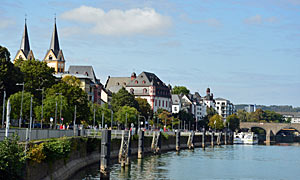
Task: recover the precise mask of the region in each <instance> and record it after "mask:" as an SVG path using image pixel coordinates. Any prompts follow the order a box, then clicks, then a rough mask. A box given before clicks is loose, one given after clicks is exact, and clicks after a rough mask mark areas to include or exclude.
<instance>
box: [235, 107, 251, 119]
mask: <svg viewBox="0 0 300 180" xmlns="http://www.w3.org/2000/svg"><path fill="white" fill-rule="evenodd" d="M237 117H238V119H240V121H241V122H247V121H248V119H249V113H247V112H246V111H245V110H242V109H239V110H238V111H237Z"/></svg>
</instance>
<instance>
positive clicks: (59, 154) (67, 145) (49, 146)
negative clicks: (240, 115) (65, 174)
mask: <svg viewBox="0 0 300 180" xmlns="http://www.w3.org/2000/svg"><path fill="white" fill-rule="evenodd" d="M43 152H44V154H45V155H46V158H45V160H46V161H50V162H53V161H55V160H59V159H64V160H66V159H67V158H69V154H70V152H71V141H69V140H68V139H65V138H62V139H58V140H54V141H49V142H45V143H44V145H43Z"/></svg>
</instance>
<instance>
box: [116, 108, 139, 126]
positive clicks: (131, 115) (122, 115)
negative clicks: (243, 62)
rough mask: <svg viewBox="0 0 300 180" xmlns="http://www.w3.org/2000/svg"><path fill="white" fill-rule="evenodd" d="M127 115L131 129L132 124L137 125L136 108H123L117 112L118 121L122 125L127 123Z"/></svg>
mask: <svg viewBox="0 0 300 180" xmlns="http://www.w3.org/2000/svg"><path fill="white" fill-rule="evenodd" d="M126 114H127V128H129V127H130V124H131V123H134V124H137V114H138V111H137V110H136V109H135V108H134V107H130V106H123V107H121V108H120V109H119V111H118V112H117V121H118V122H119V123H121V124H124V125H125V123H126Z"/></svg>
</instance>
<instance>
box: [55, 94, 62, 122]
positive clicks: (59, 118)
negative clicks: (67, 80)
mask: <svg viewBox="0 0 300 180" xmlns="http://www.w3.org/2000/svg"><path fill="white" fill-rule="evenodd" d="M56 94H57V95H60V111H59V119H60V123H61V124H62V121H61V120H62V119H61V108H62V93H56Z"/></svg>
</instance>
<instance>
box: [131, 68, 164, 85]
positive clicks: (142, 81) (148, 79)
mask: <svg viewBox="0 0 300 180" xmlns="http://www.w3.org/2000/svg"><path fill="white" fill-rule="evenodd" d="M152 85H154V86H165V87H167V86H166V85H165V84H164V83H163V82H162V81H161V80H160V79H159V78H158V77H157V76H156V75H155V74H153V73H150V72H145V71H144V72H142V73H141V74H139V75H138V76H137V77H136V78H135V79H134V80H131V81H130V82H129V83H128V85H127V86H129V87H132V86H152Z"/></svg>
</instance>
